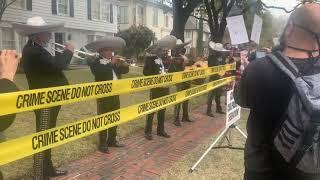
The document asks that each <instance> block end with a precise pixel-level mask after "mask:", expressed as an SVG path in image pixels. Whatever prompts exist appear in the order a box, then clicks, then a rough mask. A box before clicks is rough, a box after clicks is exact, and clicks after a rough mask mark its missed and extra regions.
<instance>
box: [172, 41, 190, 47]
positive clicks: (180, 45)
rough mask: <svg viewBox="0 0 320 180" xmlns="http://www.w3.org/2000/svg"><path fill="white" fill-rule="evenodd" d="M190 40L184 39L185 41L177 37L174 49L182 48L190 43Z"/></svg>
mask: <svg viewBox="0 0 320 180" xmlns="http://www.w3.org/2000/svg"><path fill="white" fill-rule="evenodd" d="M190 43H191V41H186V42H182V40H181V39H178V40H177V42H176V47H175V49H180V48H183V47H185V46H186V45H188V44H190Z"/></svg>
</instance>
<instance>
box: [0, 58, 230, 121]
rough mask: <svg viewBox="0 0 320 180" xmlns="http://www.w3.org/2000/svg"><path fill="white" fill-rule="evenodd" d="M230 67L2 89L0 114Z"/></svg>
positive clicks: (141, 87) (171, 81) (221, 71)
mask: <svg viewBox="0 0 320 180" xmlns="http://www.w3.org/2000/svg"><path fill="white" fill-rule="evenodd" d="M230 70H235V64H227V65H223V66H216V67H210V68H201V69H197V70H192V71H184V72H177V73H169V74H164V75H157V76H144V77H137V78H129V79H120V80H116V81H103V82H94V83H84V84H75V85H68V86H59V87H53V88H44V89H36V90H27V91H18V92H13V93H4V94H0V102H1V106H0V116H1V115H7V114H13V113H18V112H25V111H31V110H35V109H41V108H47V107H53V106H58V105H64V104H70V103H75V102H80V101H86V100H91V99H97V98H102V97H106V96H113V95H119V94H124V93H131V92H137V91H143V90H147V89H151V88H155V87H160V86H167V85H172V84H176V83H180V82H185V81H189V80H194V79H198V78H204V77H206V76H210V75H213V74H224V73H225V72H226V71H230Z"/></svg>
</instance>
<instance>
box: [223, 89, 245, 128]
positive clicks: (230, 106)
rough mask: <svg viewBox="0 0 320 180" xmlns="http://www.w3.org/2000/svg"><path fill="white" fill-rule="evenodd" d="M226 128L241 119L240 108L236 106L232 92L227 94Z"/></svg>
mask: <svg viewBox="0 0 320 180" xmlns="http://www.w3.org/2000/svg"><path fill="white" fill-rule="evenodd" d="M226 111H227V112H226V127H229V126H231V125H232V124H234V123H235V122H237V121H238V120H239V119H240V117H241V107H240V106H239V105H237V104H236V102H235V101H234V97H233V90H231V91H228V92H227V110H226Z"/></svg>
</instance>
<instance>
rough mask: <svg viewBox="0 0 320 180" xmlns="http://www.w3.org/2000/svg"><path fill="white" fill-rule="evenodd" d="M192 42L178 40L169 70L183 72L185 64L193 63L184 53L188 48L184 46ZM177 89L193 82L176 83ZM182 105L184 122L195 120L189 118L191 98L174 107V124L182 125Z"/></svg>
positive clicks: (187, 86) (187, 87)
mask: <svg viewBox="0 0 320 180" xmlns="http://www.w3.org/2000/svg"><path fill="white" fill-rule="evenodd" d="M189 43H190V42H186V43H183V42H182V41H181V40H180V39H178V40H177V44H176V47H175V48H174V49H173V51H172V58H171V60H170V61H169V63H168V66H169V67H168V69H169V72H181V71H184V68H185V66H190V65H192V64H193V62H191V61H190V60H189V59H188V58H187V57H186V56H185V55H184V54H185V52H186V49H185V48H184V47H185V46H186V45H187V44H189ZM176 87H177V91H183V90H186V89H189V88H190V87H191V82H183V83H179V84H177V85H176ZM181 106H182V122H193V121H191V120H190V118H189V112H188V111H189V100H186V101H184V102H182V103H179V104H177V105H175V107H174V122H173V123H174V125H176V126H178V127H180V126H181V122H180V110H181Z"/></svg>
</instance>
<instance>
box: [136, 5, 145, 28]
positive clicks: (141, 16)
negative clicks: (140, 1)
mask: <svg viewBox="0 0 320 180" xmlns="http://www.w3.org/2000/svg"><path fill="white" fill-rule="evenodd" d="M137 9H138V12H137V13H138V22H137V23H138V24H139V25H143V24H144V8H143V7H141V6H138V8H137Z"/></svg>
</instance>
